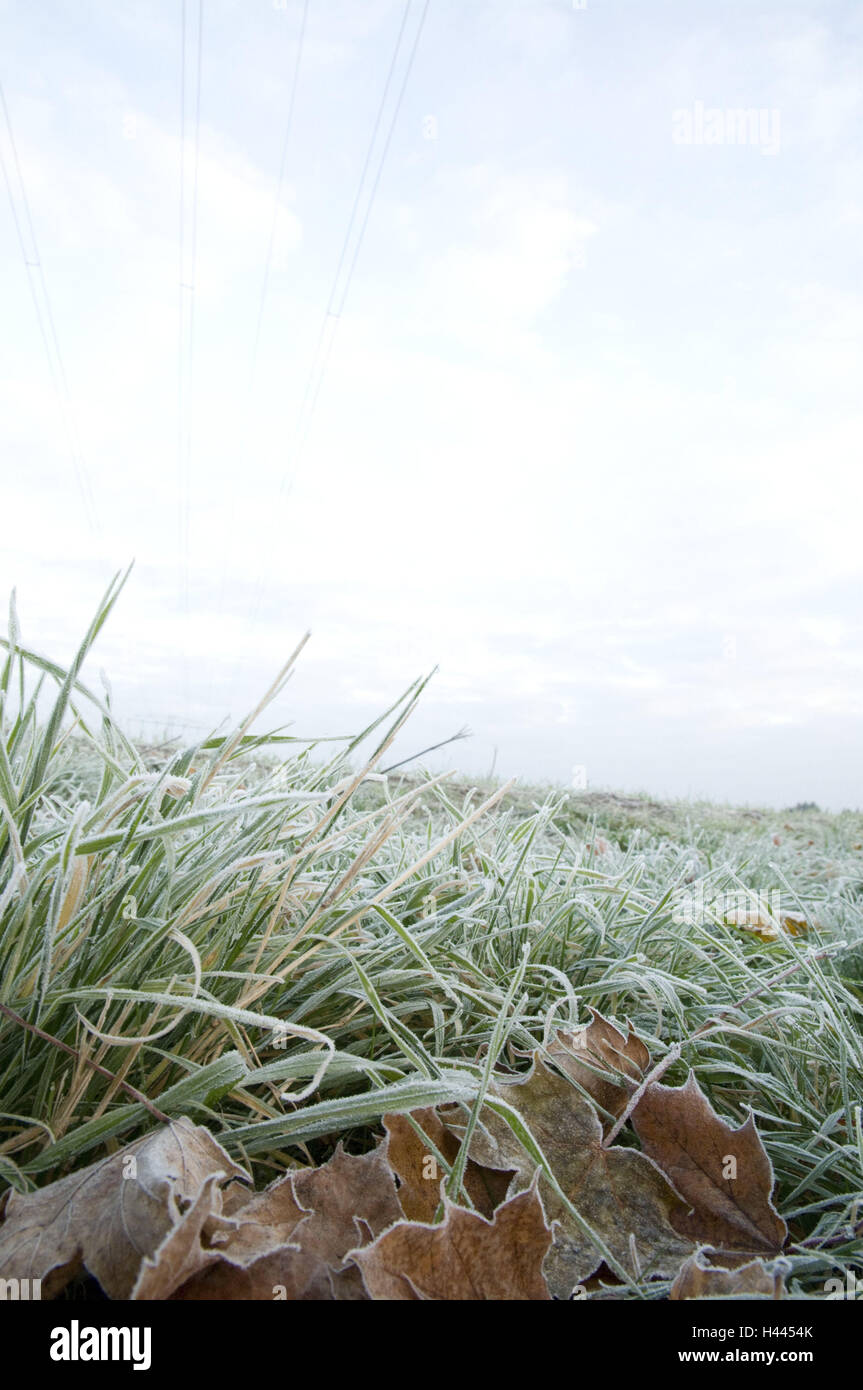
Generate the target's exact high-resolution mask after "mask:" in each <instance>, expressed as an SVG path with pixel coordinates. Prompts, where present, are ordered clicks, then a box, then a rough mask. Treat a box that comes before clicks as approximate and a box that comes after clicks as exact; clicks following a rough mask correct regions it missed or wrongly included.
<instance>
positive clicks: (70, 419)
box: [0, 82, 101, 537]
mask: <svg viewBox="0 0 863 1390" xmlns="http://www.w3.org/2000/svg"><path fill="white" fill-rule="evenodd" d="M0 105H2V107H3V119H4V122H5V125H6V131H7V134H8V136H9V145H10V148H11V150H12V160H13V164H14V167H15V174H16V176H17V181H18V190H19V196H20V199H21V206H22V208H23V210H24V218H25V220H26V224H27V232H28V234H29V238H30V245H29V247H28V245H27V238H26V237H25V235H24V228H23V227H22V224H21V218H20V217H19V216H18V210H17V208H16V205H15V192H14V190H13V187H12V180H11V179H10V177H9V170H8V168H7V165H6V160H5V158H4V156H3V150H2V148H0V167H2V169H3V180H4V183H5V184H6V191H7V193H8V195H9V206H10V207H11V209H12V220H13V222H14V224H15V231H16V233H17V236H18V243H19V245H20V247H21V254H22V257H23V259H24V265H25V267H26V270H27V281H28V284H29V286H30V294H31V297H32V299H33V305H34V307H35V310H36V319H37V321H38V324H39V333H40V336H41V338H42V343H43V346H44V348H45V356H46V357H47V359H48V367H49V370H50V373H51V379H52V381H53V383H54V389H55V391H56V393H57V401H58V405H59V411H60V419H61V422H62V425H63V429H64V432H65V434H66V439H67V442H68V444H69V450H70V453H71V455H72V466H73V469H74V472H75V479H76V483H77V486H78V491H79V493H80V496H81V504H82V507H83V510H84V516H85V519H86V521H87V525H88V527H89V529H90V531H91V533H92V534H93V535H94V536H96V537H100V536H101V528H100V526H99V519H98V516H97V513H96V505H95V501H94V499H93V490H92V487H91V485H90V478H89V474H88V470H87V465H86V462H85V460H84V456H83V453H82V450H81V446H80V442H79V439H78V431H77V424H76V420H75V412H74V409H73V407H72V396H71V392H70V390H69V380H68V377H67V375H66V367H65V364H64V362H63V354H62V352H61V351H60V340H59V338H58V336H57V326H56V323H55V321H54V314H53V311H52V309H51V297H50V295H49V293H48V283H47V280H46V278H45V270H44V267H43V265H42V257H41V256H40V254H39V244H38V242H37V240H36V231H35V228H34V226H33V218H32V216H31V213H30V204H29V202H28V199H27V190H26V187H25V184H24V176H23V174H22V172H21V161H20V159H19V157H18V146H17V144H16V142H15V134H14V131H13V130H12V122H11V120H10V117H9V107H8V105H7V103H6V94H5V92H4V90H3V84H2V82H0ZM40 291H41V298H42V302H41V303H40Z"/></svg>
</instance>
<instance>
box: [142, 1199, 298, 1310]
mask: <svg viewBox="0 0 863 1390" xmlns="http://www.w3.org/2000/svg"><path fill="white" fill-rule="evenodd" d="M235 1186H236V1184H233V1183H232V1184H231V1187H230V1188H229V1189H228V1191H227V1193H226V1194H224V1197H223V1194H222V1193H221V1192H220V1191H219V1189H218V1188H216V1187H215V1186H214V1184H213V1183H212V1182H211V1181H210V1180H209V1179H208V1180H207V1182H206V1183H205V1185H204V1187H203V1188H202V1190H201V1193H200V1195H199V1197H198V1199H197V1200H196V1201H195V1202H194V1203H193V1205H192V1207H191V1208H190V1209H189V1210H188V1211H187V1212H185V1213H184V1215H183V1217H182V1218H181V1220H180V1221H179V1223H178V1224H177V1225H176V1226H174V1227H173V1229H172V1230H170V1231H169V1232H168V1234H167V1235H166V1236H165V1239H164V1240H163V1241H162V1244H161V1245H160V1246H159V1248H158V1249H157V1250H156V1251H154V1252H153V1254H152V1255H150V1256H147V1257H146V1258H145V1259H144V1260H143V1262H142V1265H141V1269H140V1272H139V1275H138V1279H137V1281H136V1283H135V1287H134V1289H133V1291H132V1295H131V1296H132V1298H133V1299H136V1300H145V1299H146V1300H152V1299H165V1298H171V1297H172V1296H173V1294H174V1293H175V1291H176V1290H177V1289H178V1288H180V1286H181V1285H183V1284H185V1283H186V1282H188V1281H189V1280H192V1279H193V1278H194V1277H195V1276H196V1275H198V1274H200V1273H202V1271H204V1270H206V1269H208V1268H210V1267H211V1266H213V1265H216V1264H225V1263H226V1264H228V1265H230V1266H233V1267H234V1268H238V1269H245V1268H246V1267H247V1266H248V1265H250V1264H252V1263H254V1262H255V1261H256V1260H259V1259H260V1258H261V1257H262V1256H264V1255H267V1254H272V1253H274V1252H275V1251H277V1250H282V1249H284V1248H286V1247H289V1248H291V1249H295V1250H298V1249H299V1246H296V1245H292V1244H291V1243H290V1242H291V1237H292V1236H293V1234H294V1231H295V1230H296V1228H297V1226H298V1225H300V1223H301V1222H302V1221H303V1220H304V1218H305V1217H306V1216H307V1215H308V1212H307V1211H306V1210H305V1209H304V1208H303V1207H301V1206H300V1204H299V1202H298V1201H297V1198H296V1194H295V1192H294V1186H293V1178H292V1175H288V1177H286V1178H282V1179H281V1180H280V1181H278V1182H276V1183H273V1184H272V1186H270V1187H268V1188H267V1189H266V1191H264V1192H259V1193H247V1194H244V1196H243V1197H240V1196H239V1194H238V1193H236V1192H234V1191H233V1190H232V1189H233V1188H234V1187H235Z"/></svg>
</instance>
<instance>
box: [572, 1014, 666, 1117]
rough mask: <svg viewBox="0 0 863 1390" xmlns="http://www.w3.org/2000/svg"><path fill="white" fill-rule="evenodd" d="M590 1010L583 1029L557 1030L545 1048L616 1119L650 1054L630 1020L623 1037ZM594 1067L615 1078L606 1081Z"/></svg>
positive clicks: (624, 1106)
mask: <svg viewBox="0 0 863 1390" xmlns="http://www.w3.org/2000/svg"><path fill="white" fill-rule="evenodd" d="M590 1012H591V1015H592V1019H591V1022H590V1023H589V1024H588V1025H587V1027H586V1028H580V1029H578V1030H577V1031H575V1032H572V1033H566V1032H563V1031H560V1032H558V1033H557V1035H556V1036H555V1037H554V1038H553V1039H552V1041H551V1043H550V1044H549V1048H548V1050H549V1052H550V1054H551V1055H552V1057H554V1060H555V1062H556V1063H557V1065H558V1066H559V1067H560V1069H561V1071H563V1072H565V1073H566V1075H567V1076H569V1077H571V1078H572V1080H573V1081H576V1082H577V1083H578V1084H579V1086H583V1087H584V1089H585V1090H586V1091H587V1093H588V1095H590V1096H592V1097H593V1099H594V1100H595V1101H596V1103H597V1105H600V1106H601V1107H602V1108H603V1109H604V1110H607V1111H608V1112H609V1113H610V1114H611V1115H612V1116H613V1117H614V1119H615V1120H616V1119H617V1118H618V1116H620V1115H622V1114H623V1111H624V1110H625V1108H626V1102H627V1100H628V1099H629V1096H630V1094H631V1092H632V1091H633V1090H634V1089H635V1086H637V1085H638V1084H639V1083H640V1082H641V1081H642V1079H643V1077H644V1073H645V1072H646V1071H647V1069H648V1067H649V1066H650V1053H649V1052H648V1050H647V1048H646V1047H645V1045H644V1043H643V1042H642V1041H641V1038H640V1037H639V1036H638V1034H637V1033H635V1032H634V1031H633V1028H632V1024H631V1023H630V1024H629V1031H628V1035H627V1037H624V1036H623V1034H622V1033H621V1032H620V1031H619V1030H618V1029H617V1028H615V1026H614V1024H613V1023H609V1022H608V1019H606V1018H603V1016H602V1014H600V1013H597V1011H596V1009H591V1011H590ZM597 1068H598V1069H599V1070H600V1071H605V1072H614V1073H615V1074H616V1075H617V1076H618V1078H619V1079H618V1080H617V1081H614V1080H606V1079H604V1078H603V1077H601V1076H597V1074H596V1073H597ZM608 1127H610V1124H609V1126H608Z"/></svg>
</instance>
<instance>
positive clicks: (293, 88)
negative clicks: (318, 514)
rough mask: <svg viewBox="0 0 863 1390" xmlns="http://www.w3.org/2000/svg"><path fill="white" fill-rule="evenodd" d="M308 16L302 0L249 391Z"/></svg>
mask: <svg viewBox="0 0 863 1390" xmlns="http://www.w3.org/2000/svg"><path fill="white" fill-rule="evenodd" d="M308 17H309V0H304V4H303V17H302V20H301V21H300V35H299V39H298V40H297V56H296V58H295V60H294V75H293V79H292V81H291V92H290V97H289V99H288V119H287V122H286V124H285V137H284V140H283V141H282V157H281V160H280V162H279V178H278V182H277V184H276V193H275V197H274V198H273V218H272V222H271V224H270V241H269V245H268V247H267V260H266V264H265V266H264V280H263V284H262V285H261V302H260V304H259V305H258V321H257V323H256V324H255V341H254V344H253V347H252V365H251V373H250V378H249V390H250V391H251V386H252V381H253V380H254V375H255V367H256V365H257V361H258V348H259V347H260V343H261V326H262V324H263V321H264V306H265V305H266V302H267V291H268V289H269V285H270V271H271V269H272V264H273V251H274V248H275V244H276V230H277V227H278V220H279V209H280V207H281V202H282V187H283V185H284V182H285V169H286V168H287V163H288V148H289V146H290V142H291V129H292V127H293V123H294V105H295V103H296V98H297V86H298V84H299V77H300V64H301V62H302V58H303V46H304V44H305V39H306V22H307V20H308Z"/></svg>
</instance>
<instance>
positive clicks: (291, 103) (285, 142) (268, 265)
mask: <svg viewBox="0 0 863 1390" xmlns="http://www.w3.org/2000/svg"><path fill="white" fill-rule="evenodd" d="M308 15H309V0H305V3H304V5H303V14H302V19H301V21H300V32H299V36H298V38H297V52H296V57H295V59H294V67H293V77H292V79H291V86H290V90H289V94H288V113H287V119H286V121H285V134H284V137H283V139H282V153H281V158H280V160H279V172H278V177H277V179H276V185H275V189H274V192H273V215H272V218H271V222H270V237H269V242H268V245H267V255H266V261H265V264H264V275H263V280H262V283H261V297H260V301H259V303H258V317H257V322H256V324H255V337H254V342H253V344H252V355H251V364H250V368H249V379H248V382H247V384H246V397H245V405H244V407H243V409H242V410H238V411H237V427H236V431H235V439H234V452H235V453H236V452H238V450H239V448H240V447H241V446H242V443H243V441H244V440H245V439H246V438H247V436H248V432H249V430H248V427H249V422H250V420H251V415H252V396H253V390H254V382H255V370H256V367H257V362H258V350H259V348H260V343H261V332H262V329H263V322H264V310H265V307H266V302H267V294H268V292H269V286H270V275H271V273H272V265H273V254H274V251H275V244H276V232H277V229H278V219H279V211H280V209H281V203H282V189H283V187H284V182H285V172H286V170H287V164H288V150H289V148H290V143H291V132H292V129H293V123H294V108H295V105H296V97H297V88H298V86H299V78H300V67H301V64H302V58H303V48H304V46H305V38H306V25H307V21H308ZM231 549H232V547H231V545H230V537H229V538H228V543H227V544H226V546H225V551H226V554H225V556H224V557H223V560H222V573H221V579H220V581H219V608H220V609H221V608H222V606H223V604H224V601H225V587H226V583H227V571H228V556H229V554H230V552H231ZM210 684H211V686H212V681H211V683H210Z"/></svg>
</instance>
